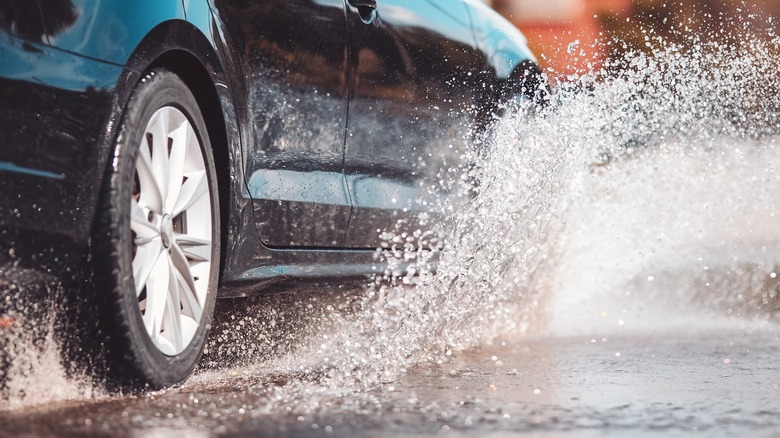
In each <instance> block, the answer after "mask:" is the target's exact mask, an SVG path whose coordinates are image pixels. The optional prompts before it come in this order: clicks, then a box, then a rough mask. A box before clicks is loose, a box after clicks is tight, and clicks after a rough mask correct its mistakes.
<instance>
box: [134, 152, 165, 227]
mask: <svg viewBox="0 0 780 438" xmlns="http://www.w3.org/2000/svg"><path fill="white" fill-rule="evenodd" d="M151 147H152V146H151V145H149V144H148V143H147V139H146V138H144V140H143V143H142V144H141V150H140V151H139V153H138V160H137V161H136V172H137V173H138V180H139V182H140V183H141V187H140V195H141V196H140V199H139V202H140V203H141V204H143V205H144V206H145V207H147V208H149V209H150V210H152V211H154V212H155V213H160V214H161V213H162V209H163V199H162V191H161V190H160V186H159V184H157V178H155V176H154V170H153V166H152V157H151V155H150V153H149V148H151Z"/></svg>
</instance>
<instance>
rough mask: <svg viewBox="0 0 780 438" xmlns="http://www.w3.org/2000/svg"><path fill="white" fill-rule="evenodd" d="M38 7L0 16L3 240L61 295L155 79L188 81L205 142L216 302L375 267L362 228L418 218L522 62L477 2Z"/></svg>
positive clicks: (529, 60) (522, 52)
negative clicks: (217, 206) (128, 114)
mask: <svg viewBox="0 0 780 438" xmlns="http://www.w3.org/2000/svg"><path fill="white" fill-rule="evenodd" d="M38 3H39V2H37V1H33V2H17V1H6V2H4V4H3V6H2V7H3V10H2V12H3V17H2V18H0V27H2V30H3V31H2V32H0V39H1V40H0V48H1V49H2V50H0V58H1V59H2V61H0V145H1V146H0V186H2V187H3V190H2V192H0V229H1V230H0V233H2V243H0V245H2V247H3V248H2V257H3V258H5V259H6V260H5V261H6V262H14V263H16V265H17V266H18V265H21V266H24V267H28V268H30V269H33V270H37V271H40V272H42V273H45V274H46V275H47V276H52V277H54V278H55V279H58V280H61V281H62V282H63V283H64V284H66V285H78V284H81V283H82V281H83V280H84V278H85V277H84V272H83V271H84V269H83V266H84V265H85V260H87V259H88V258H89V255H90V251H89V249H90V243H91V239H93V235H92V230H93V227H94V223H93V221H94V217H95V209H96V208H97V207H96V205H97V198H98V196H99V194H98V193H99V192H98V188H99V187H101V186H102V185H103V184H105V175H106V174H107V172H106V169H107V168H109V167H110V166H111V163H112V156H113V154H114V151H113V150H112V148H113V146H112V145H113V144H114V141H115V137H116V135H117V129H116V126H117V122H118V120H119V119H120V118H121V116H122V112H123V109H124V108H125V106H126V104H127V100H128V98H129V96H130V93H131V91H132V90H133V87H134V86H135V84H136V83H137V82H138V81H139V80H140V79H141V77H142V75H143V73H144V72H145V71H148V70H149V69H150V68H153V67H159V66H162V67H165V68H168V69H170V70H171V71H173V72H174V73H176V74H178V75H179V76H181V77H182V78H183V79H184V81H185V82H186V83H187V85H188V86H189V87H190V88H191V89H192V90H193V92H194V95H195V96H196V98H197V100H198V104H199V106H200V107H201V110H202V112H203V114H204V118H205V120H206V123H207V127H208V131H209V136H210V137H211V138H212V139H213V140H212V143H213V144H214V158H215V162H216V165H217V173H218V178H219V187H220V194H219V195H220V199H221V204H222V208H221V217H222V227H223V232H222V239H223V243H222V273H221V281H220V284H221V294H223V295H227V294H231V293H244V292H245V291H246V287H245V286H252V287H253V288H256V285H258V284H260V283H273V282H274V281H275V280H279V279H295V278H300V279H309V278H316V277H322V278H325V277H344V276H356V275H358V276H359V275H370V274H371V273H373V272H374V271H375V270H376V269H377V263H376V260H375V258H374V249H375V248H376V247H377V245H378V244H379V242H380V240H379V233H378V232H377V231H378V230H381V229H384V228H388V227H392V225H393V224H394V223H396V222H397V221H398V219H401V218H403V217H404V216H405V215H406V216H411V215H413V214H414V213H416V212H419V211H421V210H424V209H425V206H424V205H422V204H423V203H420V202H419V199H420V197H421V196H422V195H423V191H424V190H423V188H424V187H426V185H428V184H429V183H430V181H431V180H432V177H433V176H435V174H436V173H437V172H438V171H439V170H441V169H442V168H446V166H448V165H452V161H451V160H448V158H449V157H448V156H447V155H446V153H447V151H448V150H452V149H453V143H456V142H457V141H459V140H462V139H463V138H464V136H465V135H466V134H465V130H466V128H465V127H467V126H473V125H474V124H475V123H479V120H484V119H486V118H489V116H487V117H486V114H490V113H491V112H492V111H495V109H496V107H497V105H498V104H499V103H500V101H501V100H502V99H503V98H505V97H506V96H505V95H509V94H512V93H519V92H520V91H521V88H522V87H528V86H529V85H528V81H527V80H526V79H527V73H528V72H529V71H531V70H534V67H535V64H534V63H533V62H534V61H533V57H532V55H531V53H530V52H529V51H528V49H527V47H526V45H525V41H524V40H523V38H522V37H521V36H520V34H519V33H518V32H517V31H516V30H514V29H511V28H510V27H509V26H508V25H507V24H506V22H504V21H502V20H500V19H499V18H498V17H497V16H496V15H495V14H494V13H493V12H492V11H490V10H489V9H488V8H486V7H484V6H482V5H481V4H479V3H478V2H475V1H466V2H463V1H461V0H419V1H418V0H415V1H411V0H379V1H378V2H376V3H373V2H371V1H363V0H354V1H346V0H243V1H227V0H210V1H209V2H207V1H205V0H198V1H184V2H179V1H173V0H171V1H164V2H159V1H151V0H148V1H138V2H119V1H109V0H75V1H70V0H59V1H54V2H48V1H47V2H40V4H38ZM534 71H535V70H534ZM455 147H456V148H457V147H458V145H457V144H456V145H455ZM260 289H261V290H262V288H260Z"/></svg>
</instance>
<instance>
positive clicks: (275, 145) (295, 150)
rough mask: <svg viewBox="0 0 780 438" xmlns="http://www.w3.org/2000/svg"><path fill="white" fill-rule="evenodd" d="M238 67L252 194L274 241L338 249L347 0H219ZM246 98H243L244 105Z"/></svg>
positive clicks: (345, 211)
mask: <svg viewBox="0 0 780 438" xmlns="http://www.w3.org/2000/svg"><path fill="white" fill-rule="evenodd" d="M213 6H214V8H215V16H216V17H218V18H219V19H220V20H221V21H222V22H223V25H224V26H222V28H223V29H226V32H227V33H228V35H225V38H226V39H227V40H228V41H229V43H230V46H231V47H232V48H233V49H232V50H233V51H234V52H235V53H233V54H232V55H233V56H234V57H235V63H236V64H237V66H236V68H237V69H239V72H238V74H236V75H234V76H238V77H242V78H244V81H245V82H244V83H243V84H237V86H236V87H234V88H235V91H234V96H235V99H236V102H239V104H238V105H237V106H239V107H243V108H244V111H243V112H244V114H239V119H240V120H241V121H240V122H239V123H241V124H242V125H244V126H243V128H244V129H243V130H244V132H245V137H246V138H245V139H244V144H245V151H244V152H245V155H244V156H245V157H246V163H245V166H246V172H245V174H246V178H247V186H246V189H247V191H248V195H249V196H250V197H251V199H252V202H253V204H254V217H255V222H256V226H257V231H258V233H259V235H260V239H261V241H262V242H263V244H265V245H266V246H269V247H280V248H288V247H320V248H327V247H338V246H341V245H342V244H343V241H344V233H345V230H346V226H347V223H348V221H349V215H350V210H351V205H350V202H349V195H348V193H347V189H346V186H345V183H344V174H343V159H344V155H343V154H344V136H345V129H346V115H347V88H346V87H347V58H346V53H347V47H346V44H347V39H346V19H345V15H344V2H343V0H215V1H214V3H213ZM242 104H243V105H242Z"/></svg>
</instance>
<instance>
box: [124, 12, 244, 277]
mask: <svg viewBox="0 0 780 438" xmlns="http://www.w3.org/2000/svg"><path fill="white" fill-rule="evenodd" d="M158 68H164V69H166V70H168V71H170V72H172V73H174V74H176V75H177V76H179V77H180V78H181V79H182V80H183V81H184V83H185V84H186V85H187V87H188V88H189V89H190V91H191V92H192V94H193V95H194V96H195V100H196V102H197V104H198V107H199V109H200V111H201V114H202V115H203V119H204V120H205V122H206V129H207V131H208V135H209V139H210V141H211V148H212V153H213V155H214V164H215V166H216V174H217V186H218V190H219V193H218V195H219V203H220V223H221V230H220V231H221V233H220V235H221V240H222V242H221V243H222V245H221V247H222V248H223V250H222V253H221V255H220V262H221V266H223V268H222V269H221V270H220V271H221V272H223V271H224V266H225V255H226V253H227V251H226V249H227V248H229V246H228V241H229V239H228V230H229V229H230V220H231V217H230V216H231V215H230V211H231V210H232V207H231V203H232V202H233V201H234V200H233V199H232V196H231V191H232V190H234V189H235V187H234V185H235V184H234V181H235V178H231V175H232V174H233V173H234V172H237V173H241V169H242V166H241V157H240V147H239V145H238V142H239V138H240V136H239V134H238V130H237V124H236V123H235V110H234V107H233V104H232V97H231V96H230V95H229V93H228V87H227V85H226V83H227V81H226V78H225V72H224V69H223V68H222V65H221V63H220V61H219V56H218V55H217V51H216V49H215V48H214V45H213V44H212V42H211V41H210V40H209V38H207V37H206V36H205V35H204V34H203V33H202V32H201V31H200V30H199V29H198V28H197V27H195V26H194V25H193V24H191V23H189V22H187V21H184V20H179V19H175V20H170V21H167V22H163V23H161V24H159V25H157V26H156V27H155V28H153V29H152V30H151V31H150V32H149V33H148V34H147V35H146V36H145V37H144V38H143V40H142V41H141V42H140V43H139V45H138V46H137V48H136V49H135V50H134V52H133V53H132V54H131V56H130V58H129V60H128V63H127V64H126V70H125V71H126V73H127V75H126V77H125V78H124V80H120V84H119V85H118V87H117V90H116V94H117V95H119V96H126V98H125V99H122V100H124V101H125V103H126V102H127V100H128V99H129V96H130V95H131V94H132V91H133V89H135V87H136V86H137V84H138V83H139V82H140V81H141V80H142V79H143V78H144V77H145V76H146V75H147V74H148V73H149V72H150V71H152V70H154V69H158ZM120 99H121V98H120ZM125 106H126V105H120V108H122V109H124V107H125ZM231 122H232V123H231ZM231 127H232V129H231Z"/></svg>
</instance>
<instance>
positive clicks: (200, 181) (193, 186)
mask: <svg viewBox="0 0 780 438" xmlns="http://www.w3.org/2000/svg"><path fill="white" fill-rule="evenodd" d="M186 177H187V181H186V182H185V183H184V184H182V186H181V191H180V192H179V197H178V199H177V200H176V204H175V205H174V207H173V212H172V213H171V214H172V215H173V216H176V215H178V214H179V213H181V212H182V211H186V210H189V208H190V207H192V205H193V204H195V202H197V201H198V200H199V199H200V198H202V197H204V196H207V195H208V192H209V188H208V185H207V181H206V172H205V171H197V172H188V173H187V174H186Z"/></svg>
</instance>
